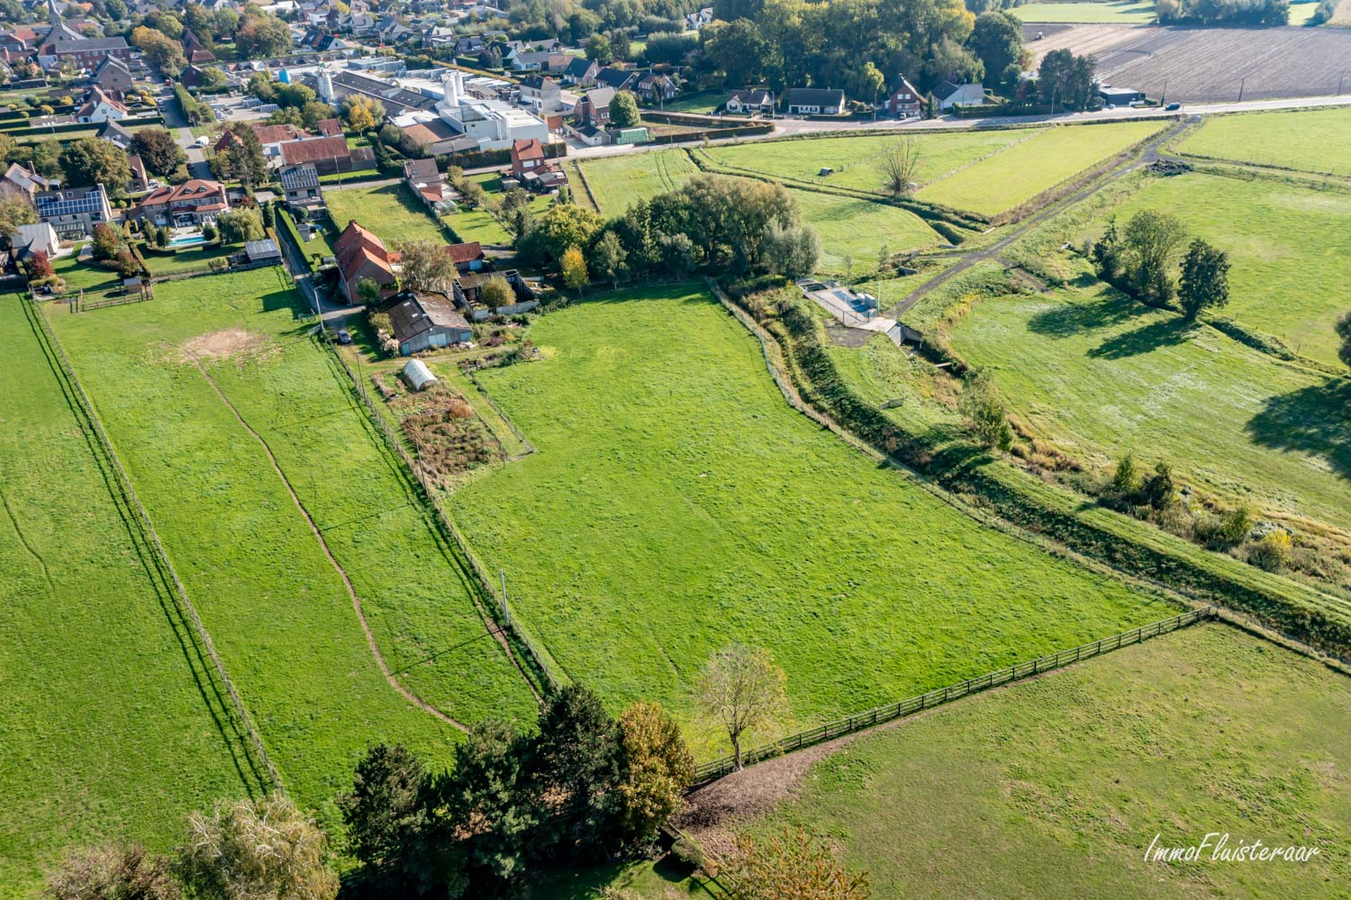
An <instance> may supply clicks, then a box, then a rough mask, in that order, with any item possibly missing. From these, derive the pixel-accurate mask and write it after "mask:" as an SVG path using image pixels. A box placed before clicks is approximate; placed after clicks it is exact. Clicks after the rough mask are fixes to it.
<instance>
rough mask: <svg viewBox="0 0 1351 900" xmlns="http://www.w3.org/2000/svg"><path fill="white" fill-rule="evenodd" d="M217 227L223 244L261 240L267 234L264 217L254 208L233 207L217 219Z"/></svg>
mask: <svg viewBox="0 0 1351 900" xmlns="http://www.w3.org/2000/svg"><path fill="white" fill-rule="evenodd" d="M216 227H217V228H218V229H219V230H220V239H221V243H223V244H242V243H243V242H244V241H261V240H262V239H263V238H264V237H266V236H267V233H266V232H265V231H264V230H263V217H262V215H261V214H259V212H258V210H257V209H254V208H243V207H241V208H239V209H232V210H230V211H229V212H227V213H225V214H223V215H222V216H221V217H220V218H219V219H217V220H216Z"/></svg>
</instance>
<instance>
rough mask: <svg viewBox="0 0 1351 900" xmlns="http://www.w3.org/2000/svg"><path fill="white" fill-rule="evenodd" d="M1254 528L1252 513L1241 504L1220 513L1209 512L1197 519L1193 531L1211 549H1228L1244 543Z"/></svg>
mask: <svg viewBox="0 0 1351 900" xmlns="http://www.w3.org/2000/svg"><path fill="white" fill-rule="evenodd" d="M1251 528H1252V513H1250V512H1249V511H1248V507H1246V506H1240V507H1238V508H1236V509H1231V510H1229V511H1228V512H1225V513H1222V514H1220V515H1213V514H1207V515H1204V516H1202V517H1201V518H1200V519H1198V520H1197V522H1196V525H1195V526H1194V527H1193V529H1192V531H1193V533H1194V534H1195V535H1196V539H1197V540H1198V541H1200V542H1201V543H1202V544H1205V545H1206V546H1207V547H1209V548H1210V549H1211V550H1228V549H1230V548H1231V547H1237V546H1238V545H1239V544H1241V543H1243V539H1244V538H1246V537H1247V536H1248V531H1249V530H1251Z"/></svg>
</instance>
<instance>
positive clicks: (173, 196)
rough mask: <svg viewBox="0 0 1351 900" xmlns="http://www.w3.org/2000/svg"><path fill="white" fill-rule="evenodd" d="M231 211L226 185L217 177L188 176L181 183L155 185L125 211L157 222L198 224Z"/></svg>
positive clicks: (161, 223) (187, 226)
mask: <svg viewBox="0 0 1351 900" xmlns="http://www.w3.org/2000/svg"><path fill="white" fill-rule="evenodd" d="M229 211H230V200H229V198H228V197H227V196H226V194H225V186H224V185H222V184H221V183H220V182H219V181H207V180H205V179H201V178H190V179H188V180H187V181H185V182H183V183H182V184H177V185H165V186H163V187H159V188H156V189H155V190H153V191H151V192H150V193H148V194H146V195H145V196H144V197H142V198H141V202H140V203H138V204H136V206H135V207H133V208H132V209H130V210H128V211H127V216H128V217H129V218H133V219H149V220H150V221H151V222H154V223H155V224H156V225H166V226H168V225H172V226H175V227H179V228H191V227H193V226H197V227H200V226H202V225H205V224H206V223H207V222H214V221H216V219H217V218H219V217H220V215H221V214H222V213H226V212H229Z"/></svg>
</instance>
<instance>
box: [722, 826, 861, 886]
mask: <svg viewBox="0 0 1351 900" xmlns="http://www.w3.org/2000/svg"><path fill="white" fill-rule="evenodd" d="M718 879H719V881H721V882H725V883H726V884H727V886H728V887H729V888H730V889H731V891H732V893H733V894H734V895H735V896H736V897H737V898H738V900H787V898H790V897H791V898H793V900H866V898H868V897H870V896H872V889H871V887H870V886H869V884H868V876H867V874H866V873H864V872H850V871H849V869H848V868H846V867H845V865H844V864H843V863H842V862H840V860H839V858H838V857H837V856H836V855H835V853H833V852H832V851H831V849H830V845H829V844H827V843H826V842H825V841H824V840H821V839H818V838H815V837H813V836H812V835H811V834H810V833H808V832H807V831H806V829H804V828H802V827H800V826H799V827H796V828H794V827H792V826H788V825H785V826H784V827H783V829H782V830H781V831H779V832H778V833H776V834H772V835H769V836H768V837H764V838H755V837H752V836H751V835H745V834H743V835H739V836H738V837H737V839H736V849H735V850H734V851H733V852H732V853H731V854H730V855H729V857H728V859H727V860H726V861H725V862H724V863H723V864H722V865H721V866H720V867H719V871H718Z"/></svg>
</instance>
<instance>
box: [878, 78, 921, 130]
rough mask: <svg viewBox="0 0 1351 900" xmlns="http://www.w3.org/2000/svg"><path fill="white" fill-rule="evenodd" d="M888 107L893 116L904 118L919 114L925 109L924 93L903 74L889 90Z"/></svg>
mask: <svg viewBox="0 0 1351 900" xmlns="http://www.w3.org/2000/svg"><path fill="white" fill-rule="evenodd" d="M886 109H887V112H889V113H891V114H892V115H893V116H899V117H901V118H902V119H904V118H906V117H908V116H917V115H919V114H920V113H921V112H923V111H924V95H923V94H921V93H920V92H919V89H918V88H917V87H915V86H914V85H913V84H911V83H910V82H909V80H907V79H906V77H905V76H904V75H901V76H899V77H897V79H896V81H895V82H894V83H892V85H891V87H890V89H888V90H887V100H886Z"/></svg>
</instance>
